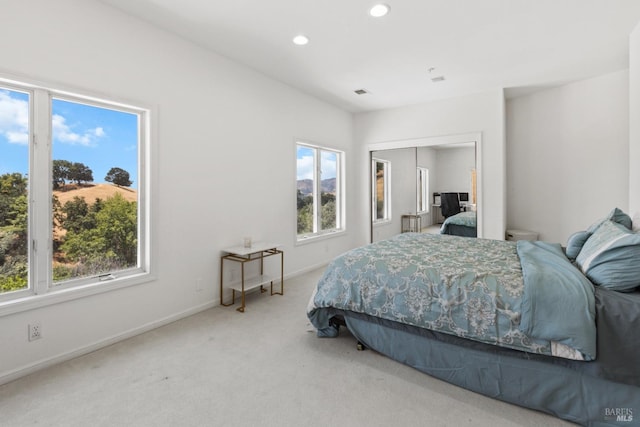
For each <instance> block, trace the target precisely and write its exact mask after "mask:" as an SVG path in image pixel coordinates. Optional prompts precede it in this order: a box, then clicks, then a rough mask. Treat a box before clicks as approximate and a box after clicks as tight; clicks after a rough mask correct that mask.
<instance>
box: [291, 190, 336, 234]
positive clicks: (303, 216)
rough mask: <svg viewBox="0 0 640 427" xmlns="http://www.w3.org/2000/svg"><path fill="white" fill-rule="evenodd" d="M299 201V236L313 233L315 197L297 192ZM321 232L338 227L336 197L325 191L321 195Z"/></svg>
mask: <svg viewBox="0 0 640 427" xmlns="http://www.w3.org/2000/svg"><path fill="white" fill-rule="evenodd" d="M297 199H298V234H305V233H313V195H312V194H306V195H305V194H303V193H302V191H300V190H298V192H297ZM320 218H321V224H320V228H321V230H330V229H332V228H335V227H336V196H335V194H333V193H329V192H325V191H323V192H322V193H321V194H320Z"/></svg>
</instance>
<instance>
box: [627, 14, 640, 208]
mask: <svg viewBox="0 0 640 427" xmlns="http://www.w3.org/2000/svg"><path fill="white" fill-rule="evenodd" d="M629 46H630V47H629V74H630V75H629V97H630V99H629V118H630V120H629V212H630V213H631V214H632V215H633V214H634V213H635V212H640V119H639V118H640V24H638V25H637V26H636V28H635V29H634V30H633V32H632V33H631V36H630V40H629Z"/></svg>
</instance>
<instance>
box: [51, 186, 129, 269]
mask: <svg viewBox="0 0 640 427" xmlns="http://www.w3.org/2000/svg"><path fill="white" fill-rule="evenodd" d="M89 216H90V217H93V219H92V220H94V221H95V225H94V226H93V227H91V228H83V227H76V228H74V229H71V230H68V231H67V235H66V236H65V241H64V243H63V244H62V246H61V248H60V249H61V250H62V251H63V252H64V253H65V255H66V256H67V257H68V258H69V259H70V260H71V261H74V262H80V263H89V264H91V263H98V264H102V265H103V264H105V261H108V262H109V263H111V265H117V266H119V267H132V266H135V265H136V263H137V203H136V202H128V201H126V200H125V199H124V198H123V197H122V195H120V194H115V195H114V196H113V197H109V198H107V199H106V200H105V201H103V202H100V208H99V211H97V212H96V211H94V212H93V215H89Z"/></svg>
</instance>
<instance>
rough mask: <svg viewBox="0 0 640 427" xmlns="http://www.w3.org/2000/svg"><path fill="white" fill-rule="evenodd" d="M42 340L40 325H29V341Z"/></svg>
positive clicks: (38, 323)
mask: <svg viewBox="0 0 640 427" xmlns="http://www.w3.org/2000/svg"><path fill="white" fill-rule="evenodd" d="M40 338H42V324H41V323H40V322H34V323H30V324H29V341H35V340H39V339H40Z"/></svg>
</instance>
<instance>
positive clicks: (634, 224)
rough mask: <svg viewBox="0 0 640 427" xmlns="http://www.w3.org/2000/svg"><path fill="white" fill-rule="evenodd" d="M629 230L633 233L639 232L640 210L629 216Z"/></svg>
mask: <svg viewBox="0 0 640 427" xmlns="http://www.w3.org/2000/svg"><path fill="white" fill-rule="evenodd" d="M631 230H632V231H633V232H634V233H640V211H638V212H636V213H635V214H634V215H633V218H631Z"/></svg>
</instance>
